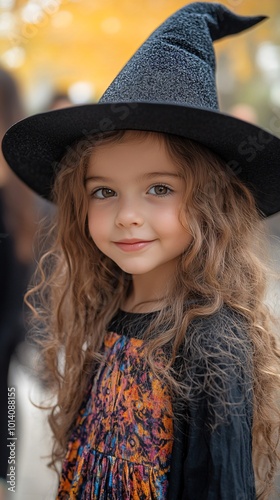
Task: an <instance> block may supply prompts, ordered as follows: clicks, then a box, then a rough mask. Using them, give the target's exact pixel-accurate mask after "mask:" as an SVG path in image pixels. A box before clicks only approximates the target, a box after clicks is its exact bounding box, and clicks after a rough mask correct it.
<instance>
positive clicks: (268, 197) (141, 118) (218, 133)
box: [2, 102, 280, 216]
mask: <svg viewBox="0 0 280 500" xmlns="http://www.w3.org/2000/svg"><path fill="white" fill-rule="evenodd" d="M111 130H148V131H155V132H163V133H168V134H175V135H178V136H181V137H185V138H188V139H191V140H194V141H198V142H199V143H201V144H203V145H204V146H206V147H208V148H209V149H211V150H212V151H214V152H215V153H217V154H218V155H219V156H220V157H221V158H222V159H223V160H225V162H226V163H227V165H228V168H229V169H230V171H231V172H234V174H235V175H237V176H238V177H239V178H240V179H241V180H242V181H243V182H244V183H245V184H246V185H247V186H248V188H249V189H250V190H251V191H252V193H253V194H254V196H255V199H256V202H257V205H258V208H259V210H260V212H262V213H263V215H265V216H269V215H272V214H274V213H276V212H278V211H280V195H279V193H280V166H279V164H280V139H279V138H277V137H275V136H274V135H272V134H271V133H270V132H268V131H265V130H263V129H261V128H259V127H257V126H255V125H253V124H251V123H247V122H244V121H242V120H239V119H237V118H235V117H232V116H229V115H226V114H223V113H221V112H219V111H214V110H210V109H203V108H198V107H191V106H182V105H176V104H167V103H158V102H155V103H151V102H121V103H120V102H118V103H99V104H88V105H83V106H75V107H71V108H64V109H60V110H56V111H51V112H47V113H41V114H38V115H35V116H31V117H29V118H26V119H24V120H22V121H20V122H18V123H16V124H15V125H14V126H13V127H11V128H10V129H9V130H8V132H7V133H6V135H5V137H4V139H3V142H2V149H3V153H4V157H5V159H6V161H7V162H8V164H9V165H10V166H11V168H12V169H13V170H14V172H15V173H16V174H17V175H18V176H19V178H20V179H21V180H22V181H24V182H25V183H26V184H27V185H28V186H29V187H30V188H31V189H33V190H34V191H36V192H37V193H38V194H39V195H41V196H43V197H45V198H47V199H49V200H51V199H52V187H53V183H54V179H55V175H56V173H57V169H58V164H59V162H60V161H61V159H62V157H63V156H64V154H65V153H66V152H67V150H69V148H71V146H72V145H73V144H74V143H75V142H76V141H77V140H81V141H82V143H81V145H82V146H81V147H83V145H85V146H86V145H87V144H88V143H89V141H91V139H92V137H93V136H94V135H96V134H97V135H98V136H99V137H102V134H103V133H104V132H108V131H111Z"/></svg>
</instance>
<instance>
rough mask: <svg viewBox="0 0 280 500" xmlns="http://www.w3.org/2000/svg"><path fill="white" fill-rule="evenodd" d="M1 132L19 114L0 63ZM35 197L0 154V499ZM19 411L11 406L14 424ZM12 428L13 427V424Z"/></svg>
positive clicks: (30, 257) (30, 268)
mask: <svg viewBox="0 0 280 500" xmlns="http://www.w3.org/2000/svg"><path fill="white" fill-rule="evenodd" d="M0 110H1V111H0V135H1V139H2V136H3V134H4V132H5V131H6V130H7V128H9V127H10V126H11V125H12V124H13V123H15V122H16V121H18V120H20V119H21V118H23V117H24V114H25V113H24V109H23V105H22V102H21V98H20V94H19V90H18V87H17V84H16V82H15V80H14V79H13V77H12V76H11V75H10V74H8V73H7V72H6V71H5V70H3V69H1V68H0ZM37 200H38V198H37V196H36V195H34V193H32V191H31V190H29V188H27V187H26V186H25V185H24V184H23V183H22V182H21V181H20V180H19V179H18V178H17V177H16V176H15V175H14V174H13V173H12V171H11V170H10V169H9V168H8V167H7V165H6V163H5V160H4V158H3V156H2V153H1V156H0V478H1V481H0V500H2V499H4V498H5V491H6V489H7V483H6V474H7V467H8V456H9V448H8V447H7V443H8V441H7V437H8V434H7V432H8V420H7V411H8V391H7V388H8V372H9V365H10V360H11V357H12V355H13V353H14V352H15V349H16V347H17V346H18V345H19V344H20V343H21V342H22V341H23V340H24V338H25V322H24V316H25V314H24V305H23V296H24V293H25V292H26V289H27V285H28V282H29V279H30V277H31V273H32V271H33V239H34V235H35V232H36V229H37V224H38V216H36V215H35V214H36V213H38V201H37ZM17 423H18V414H17V408H16V425H17ZM16 431H17V428H16Z"/></svg>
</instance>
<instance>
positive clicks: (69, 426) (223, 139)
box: [3, 3, 280, 500]
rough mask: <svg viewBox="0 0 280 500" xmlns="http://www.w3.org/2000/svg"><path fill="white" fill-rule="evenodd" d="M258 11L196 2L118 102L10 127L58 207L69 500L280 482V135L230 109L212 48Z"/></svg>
mask: <svg viewBox="0 0 280 500" xmlns="http://www.w3.org/2000/svg"><path fill="white" fill-rule="evenodd" d="M259 20H260V18H257V19H256V18H254V19H252V18H240V17H237V16H234V15H233V14H231V13H230V12H229V11H228V10H227V9H225V8H224V7H222V6H219V5H218V4H208V3H207V4H201V3H198V4H192V5H189V6H187V7H185V8H183V9H181V10H180V11H179V12H177V13H176V14H174V15H173V16H172V17H171V18H169V19H168V20H167V21H166V22H165V23H164V24H163V25H162V26H161V27H160V28H158V30H157V31H156V32H155V33H154V34H153V35H152V36H151V37H150V38H149V39H148V40H147V42H145V44H144V45H143V46H142V47H141V48H140V49H139V51H138V52H137V53H136V54H135V56H134V57H133V58H132V59H131V61H129V63H128V64H127V66H126V67H125V68H124V69H123V70H122V72H121V73H120V75H118V77H117V79H116V80H115V81H114V82H113V84H112V85H111V86H110V87H109V89H108V90H107V92H106V93H105V96H104V97H103V99H102V103H100V104H96V105H91V106H85V107H81V108H72V109H68V110H60V111H55V112H52V113H49V114H44V115H39V116H37V117H31V118H29V119H27V120H24V121H23V122H20V123H19V124H17V125H16V126H15V127H13V129H11V130H10V131H9V132H8V133H7V134H6V137H5V140H4V143H3V151H4V154H5V156H6V158H7V160H8V161H9V163H10V165H11V166H12V168H13V169H14V170H15V171H16V172H17V173H18V174H19V175H20V176H21V177H22V179H23V180H25V182H27V183H28V184H29V185H30V186H31V187H33V189H36V190H37V191H38V192H40V193H41V194H43V195H45V196H48V197H52V199H53V201H55V203H56V204H57V207H58V212H57V220H56V224H55V227H54V229H53V235H54V237H55V239H54V242H53V246H52V248H51V249H50V250H49V252H47V253H46V254H45V255H44V256H43V258H42V259H41V262H40V264H39V273H40V278H41V279H40V281H39V283H38V284H37V286H36V287H35V288H33V290H31V291H30V293H29V296H28V300H29V303H30V305H31V307H32V308H33V312H34V314H35V317H36V318H37V320H38V322H39V326H40V335H41V337H42V325H45V331H46V335H45V338H44V339H43V341H41V342H42V344H43V346H44V350H43V353H44V362H45V366H46V367H47V370H48V371H47V378H48V380H49V382H50V384H51V387H52V388H53V389H54V390H55V393H56V397H57V400H56V403H55V405H54V406H53V408H52V412H51V415H50V418H49V421H50V424H51V428H52V431H53V434H54V437H55V444H54V449H53V453H52V464H53V465H54V464H55V463H56V462H57V461H58V460H59V461H61V460H63V463H62V472H61V474H60V481H59V488H58V494H57V499H59V500H61V499H65V498H69V499H75V498H77V499H82V500H89V499H103V500H104V499H117V500H120V499H130V498H131V499H160V500H163V499H174V500H175V499H191V500H204V499H207V500H210V499H211V500H214V499H215V500H216V499H222V500H237V499H238V500H253V499H255V498H256V495H258V498H262V499H265V498H267V497H268V494H269V491H270V489H271V486H272V482H273V476H274V474H275V471H276V467H277V465H278V460H279V453H278V451H277V449H278V448H277V447H278V443H279V421H280V420H279V419H280V410H279V405H278V404H277V392H279V374H280V350H279V346H278V343H277V337H276V333H274V329H273V324H272V319H273V318H272V317H271V315H270V313H269V311H268V309H267V307H266V306H265V305H264V298H265V289H266V280H267V271H266V268H265V266H264V264H263V263H262V260H261V253H260V247H261V246H262V245H263V230H262V219H263V215H269V214H271V213H274V212H276V211H277V210H280V205H279V191H280V189H279V188H280V179H279V167H278V162H277V156H278V155H279V152H280V140H279V139H277V138H275V137H273V136H272V135H271V134H269V133H268V132H265V131H262V130H261V129H258V128H257V127H254V126H253V125H250V124H246V123H244V122H242V121H240V120H237V119H234V118H232V117H228V116H225V115H222V114H221V113H219V111H218V110H217V109H216V90H215V83H214V80H213V78H212V76H213V71H214V70H213V66H212V64H214V63H213V60H212V59H211V57H212V52H211V50H212V38H218V37H220V36H223V34H226V33H225V32H224V30H225V26H226V27H227V28H226V29H227V33H228V34H229V33H233V32H235V31H240V30H242V29H245V28H246V27H248V26H250V25H252V24H254V23H256V22H257V21H259ZM194 26H195V30H193V27H194ZM222 33H223V34H222ZM197 39H198V40H197ZM170 47H171V48H170ZM206 53H207V54H208V57H207V58H205V54H206ZM140 62H141V64H140ZM156 68H157V72H155V71H156ZM160 70H161V74H160V77H161V78H159V73H160ZM166 72H167V76H166ZM155 75H156V76H155ZM163 76H164V78H163ZM170 78H173V83H174V82H175V81H176V82H177V83H176V85H175V86H172V85H173V83H172V82H171V80H170ZM198 82H199V83H200V86H199V91H198V90H197V89H198ZM187 84H188V85H187ZM171 91H172V94H173V98H172V102H171V103H170V99H171V98H170V95H171ZM128 92H131V99H129V98H128V94H127V93H128ZM168 92H169V93H168ZM137 94H139V97H138V99H136V95H137ZM156 96H157V97H158V99H157V100H156ZM154 100H156V101H157V102H154ZM143 101H145V102H143ZM178 102H179V103H180V104H179V105H178V104H177V103H178ZM207 103H208V104H207ZM206 108H207V109H206ZM252 137H253V138H256V137H257V139H258V141H259V142H258V143H257V144H258V145H259V146H260V145H262V146H263V147H262V148H261V147H258V148H256V149H255V150H254V149H253V150H252V144H256V142H254V141H252V140H250V138H252ZM46 138H47V140H46ZM246 141H247V142H246ZM261 141H262V144H261ZM11 146H13V148H12V147H11ZM248 146H250V148H248ZM249 149H250V151H249ZM246 151H247V152H246ZM248 151H249V153H248ZM253 153H255V155H254V163H253V165H252V164H251V162H250V161H249V159H248V158H249V156H248V155H249V154H250V156H252V155H253ZM61 158H62V159H61ZM268 160H269V164H268V163H267V162H268ZM263 165H264V167H263ZM264 168H265V169H266V170H265V171H264ZM53 182H54V185H53V187H51V185H52V183H53ZM261 213H262V214H263V215H261ZM32 298H33V302H32ZM38 298H39V301H40V302H38ZM256 482H257V491H256Z"/></svg>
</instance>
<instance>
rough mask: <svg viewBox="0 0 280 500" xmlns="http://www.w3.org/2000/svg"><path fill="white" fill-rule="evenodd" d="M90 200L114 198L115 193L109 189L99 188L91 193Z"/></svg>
mask: <svg viewBox="0 0 280 500" xmlns="http://www.w3.org/2000/svg"><path fill="white" fill-rule="evenodd" d="M91 196H92V198H98V199H99V200H104V198H112V197H113V196H116V192H115V191H113V189H109V188H99V189H96V190H95V191H93V193H92V195H91Z"/></svg>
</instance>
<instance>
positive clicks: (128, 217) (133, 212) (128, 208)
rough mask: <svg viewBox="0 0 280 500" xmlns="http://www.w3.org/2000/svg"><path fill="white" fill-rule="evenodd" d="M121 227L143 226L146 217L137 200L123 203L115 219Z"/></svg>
mask: <svg viewBox="0 0 280 500" xmlns="http://www.w3.org/2000/svg"><path fill="white" fill-rule="evenodd" d="M115 223H116V225H117V226H119V227H130V226H142V224H143V223H144V217H143V214H142V212H141V209H140V206H139V204H137V203H136V201H135V200H127V201H122V202H121V203H120V204H119V207H118V211H117V214H116V218H115Z"/></svg>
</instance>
